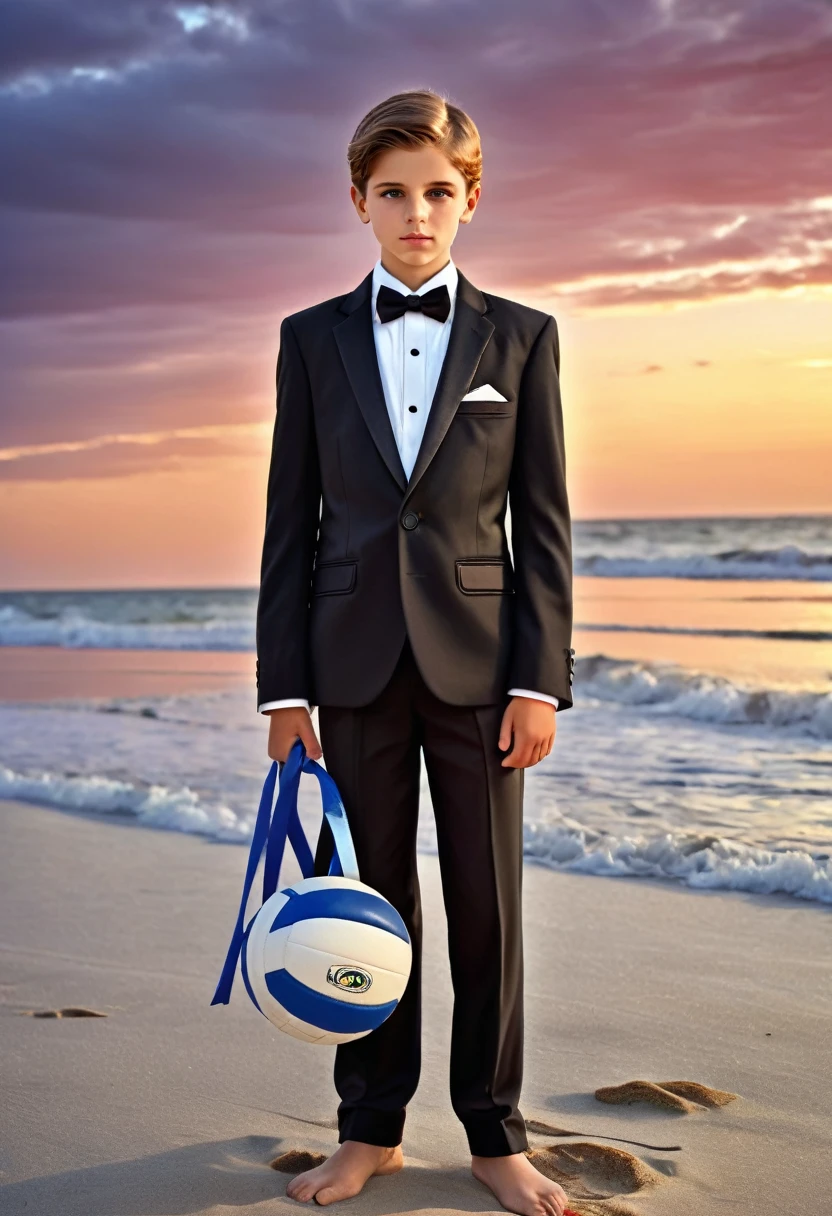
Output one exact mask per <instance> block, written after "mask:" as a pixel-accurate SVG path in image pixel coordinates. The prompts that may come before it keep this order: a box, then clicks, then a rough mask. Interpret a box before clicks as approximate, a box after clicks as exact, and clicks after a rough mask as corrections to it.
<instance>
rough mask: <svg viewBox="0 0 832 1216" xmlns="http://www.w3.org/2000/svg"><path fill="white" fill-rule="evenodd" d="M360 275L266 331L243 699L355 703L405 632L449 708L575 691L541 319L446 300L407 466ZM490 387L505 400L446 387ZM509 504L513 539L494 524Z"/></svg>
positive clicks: (552, 347)
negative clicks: (270, 411)
mask: <svg viewBox="0 0 832 1216" xmlns="http://www.w3.org/2000/svg"><path fill="white" fill-rule="evenodd" d="M371 297H372V271H371V272H370V273H369V274H368V275H367V276H366V277H365V278H364V279H363V280H362V282H361V283H359V285H358V286H357V287H356V288H355V290H354V291H351V292H349V293H348V294H346V295H341V296H337V297H334V298H333V299H330V300H325V301H324V302H323V303H321V304H316V305H314V306H313V307H311V308H306V309H303V310H302V311H300V312H296V313H293V314H292V315H291V316H288V317H286V318H285V319H284V321H283V323H282V325H281V328H280V352H279V355H278V360H277V416H276V419H275V426H274V436H273V442H272V453H271V464H270V468H269V477H268V488H267V502H266V523H265V537H264V544H263V556H262V566H261V580H260V593H259V597H258V603H257V688H258V693H257V701H258V704H262V703H263V702H264V701H272V700H280V699H283V698H285V697H305V698H306V699H307V700H308V701H309V702H310V704H312V705H340V706H349V707H356V706H361V705H366V704H367V703H368V702H369V701H371V700H372V699H373V698H374V697H375V696H377V695H378V693H380V692H381V690H382V689H383V687H384V686H385V684H386V683H387V681H388V680H389V678H390V676H391V675H392V672H393V668H394V666H395V664H396V661H397V659H398V656H399V653H400V651H401V648H402V644H403V642H404V638H405V634H406V633H407V635H408V636H409V638H410V642H411V645H412V647H413V652H414V655H415V658H416V661H417V663H418V666H419V668H420V670H421V672H422V675H423V677H424V679H425V681H426V683H427V684H428V686H429V687H430V688H431V690H432V691H433V692H434V693H435V694H436V696H438V697H439V698H441V699H442V700H443V701H448V702H450V703H451V704H454V705H478V704H487V703H494V702H497V701H500V700H501V699H502V698H504V697H505V696H506V694H507V691H508V689H509V688H514V687H519V688H528V689H532V690H534V691H538V692H546V693H549V694H550V695H552V696H556V697H558V698H559V707H558V708H559V709H561V710H562V709H567V708H569V707H570V706H571V705H572V695H571V693H572V669H573V664H574V658H573V654H574V651H573V650H572V648H571V631H572V538H571V521H570V512H569V503H568V499H567V492H566V475H565V474H566V468H565V455H564V443H563V417H562V412H561V398H560V383H559V376H558V373H559V367H560V352H559V344H558V330H557V324H556V322H555V318H554V317H552V316H550V315H549V314H548V313H545V312H541V311H539V310H537V309H535V308H528V307H526V306H525V305H523V304H519V303H516V302H515V301H513V300H507V299H503V298H501V297H500V296H494V295H490V294H488V293H486V292H482V291H479V290H478V289H477V288H476V287H475V286H474V285H473V284H472V283H471V282H469V280H468V279H467V278H466V277H465V276H464V275H463V274H462V273H461V272H460V273H459V280H458V287H457V299H456V308H455V312H454V317H453V321H452V323H451V333H450V336H449V341H448V349H447V354H446V357H445V361H444V363H443V366H442V371H441V373H440V377H439V382H438V384H437V388H436V394H435V396H434V399H433V402H432V405H431V409H430V412H429V415H428V418H427V422H426V425H425V432H424V438H423V440H422V444H421V447H420V449H419V452H418V455H417V459H416V463H415V466H414V468H413V472H412V473H411V476H410V479H409V480H408V478H407V477H406V475H405V472H404V469H403V467H402V463H401V459H400V457H399V453H398V449H397V447H396V441H395V437H394V434H393V430H392V427H391V424H390V419H389V416H388V413H387V407H386V404H385V400H384V390H383V387H382V382H381V375H380V372H379V367H378V361H377V356H376V350H375V343H374V340H373V328H372V327H373V322H372V316H371V311H370V307H371ZM484 384H490V385H492V386H493V387H494V388H496V389H498V390H499V392H500V393H502V395H503V396H504V397H506V398H507V401H505V402H502V401H495V402H487V401H485V402H480V401H470V402H468V401H466V402H462V401H461V398H462V397H463V396H465V394H466V393H468V392H469V391H470V390H472V389H474V388H476V387H477V386H478V385H484ZM507 500H508V501H509V505H510V511H511V548H512V551H513V557H514V562H513V564H512V554H511V553H510V551H509V543H508V539H507V536H506V530H505V516H506V504H507Z"/></svg>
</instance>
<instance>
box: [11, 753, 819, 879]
mask: <svg viewBox="0 0 832 1216" xmlns="http://www.w3.org/2000/svg"><path fill="white" fill-rule="evenodd" d="M0 798H8V799H17V800H18V801H22V802H33V803H37V804H38V805H41V806H51V807H55V808H57V809H61V810H72V811H83V812H86V813H88V814H100V815H105V816H106V815H125V816H130V817H132V818H133V819H134V820H135V821H136V822H137V823H140V824H143V825H145V826H147V827H151V828H160V829H165V830H169V831H179V832H186V833H196V834H199V835H204V836H208V837H211V838H213V839H215V840H218V841H224V842H228V843H235V844H248V843H249V842H250V840H251V834H252V830H253V817H251V816H249V817H246V818H244V817H242V816H240V815H238V814H236V812H235V811H233V810H232V809H231V808H230V807H228V806H226V805H223V804H211V803H208V802H206V801H204V800H202V799H200V797H199V795H198V794H197V793H195V792H194V791H193V790H191V789H190V788H188V787H187V786H185V787H182V788H180V789H170V788H167V787H165V786H161V785H151V786H147V787H141V786H138V785H134V784H131V783H130V782H126V781H118V780H114V779H113V778H110V777H104V776H95V775H93V776H85V777H81V776H67V775H65V774H60V773H40V774H38V775H36V776H31V775H24V774H21V773H16V772H14V771H13V770H12V769H9V768H6V767H3V766H0ZM420 850H421V851H424V852H435V851H436V848H435V838H434V836H433V834H432V833H428V834H427V835H426V836H424V837H422V836H420ZM523 853H524V856H525V858H526V860H527V861H529V862H533V863H537V864H540V865H545V866H548V867H550V868H551V869H557V870H565V871H570V872H572V873H584V874H593V875H596V876H601V877H625V876H629V877H641V878H644V877H651V878H663V879H668V880H675V881H680V882H683V883H685V884H686V885H687V886H689V887H697V888H700V889H711V890H718V889H725V890H732V891H750V892H755V893H757V894H764V895H772V894H778V893H782V894H787V895H793V896H795V897H797V898H800V899H808V900H814V901H816V902H820V903H832V868H831V866H830V859H829V856H828V854H818V855H816V856H812V855H811V854H810V853H808V852H803V851H801V850H797V849H790V850H783V851H779V850H774V849H766V848H754V847H752V846H749V845H744V844H740V843H736V842H734V841H731V840H728V839H726V838H724V837H720V836H713V835H699V834H695V833H689V832H688V833H683V832H672V831H667V832H661V833H656V834H655V835H654V836H647V835H643V836H621V837H618V836H615V835H612V834H609V833H604V832H599V831H595V830H593V829H591V828H587V827H584V826H582V825H581V824H579V823H577V822H576V821H575V820H570V819H566V818H565V817H564V818H563V819H561V820H560V821H559V822H557V823H534V822H526V823H525V824H524V826H523Z"/></svg>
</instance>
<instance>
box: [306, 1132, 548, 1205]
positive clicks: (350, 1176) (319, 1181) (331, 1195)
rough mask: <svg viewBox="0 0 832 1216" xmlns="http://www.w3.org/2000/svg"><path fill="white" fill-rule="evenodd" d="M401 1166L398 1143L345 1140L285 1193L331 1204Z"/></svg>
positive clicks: (353, 1193) (401, 1158) (400, 1149)
mask: <svg viewBox="0 0 832 1216" xmlns="http://www.w3.org/2000/svg"><path fill="white" fill-rule="evenodd" d="M403 1165H404V1157H403V1156H402V1146H401V1145H400V1144H397V1145H396V1147H395V1148H383V1147H382V1146H381V1145H379V1144H365V1143H364V1141H363V1140H344V1141H343V1143H342V1144H339V1145H338V1148H337V1149H336V1150H335V1152H334V1153H333V1154H332V1156H331V1157H327V1159H326V1161H324V1162H323V1163H322V1164H321V1165H316V1166H315V1168H314V1169H311V1170H304V1171H303V1173H302V1174H298V1175H297V1177H295V1178H293V1179H292V1181H291V1182H290V1183H289V1185H288V1186H287V1187H286V1194H287V1195H288V1196H289V1198H290V1199H298V1200H300V1202H301V1203H306V1202H307V1201H308V1200H309V1199H314V1200H315V1202H316V1203H319V1204H327V1203H334V1202H335V1200H336V1199H349V1198H350V1197H351V1196H352V1195H357V1194H358V1192H359V1191H360V1190H361V1188H362V1187H363V1185H364V1183H365V1182H366V1181H367V1179H368V1178H370V1177H372V1175H373V1174H395V1172H396V1170H400V1169H401V1168H402V1166H403ZM532 1168H533V1167H532ZM535 1172H536V1171H535ZM540 1177H543V1175H542V1174H541V1175H540ZM541 1210H542V1209H541ZM558 1216H560V1214H558Z"/></svg>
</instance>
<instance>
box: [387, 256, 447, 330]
mask: <svg viewBox="0 0 832 1216" xmlns="http://www.w3.org/2000/svg"><path fill="white" fill-rule="evenodd" d="M458 281H459V271H458V270H457V268H456V265H455V264H454V260H453V258H452V257H451V256H450V254H449V255H448V263H447V265H446V266H443V267H442V269H441V270H437V272H436V274H435V275H434V276H433V277H432V278H430V279H428V281H427V282H426V283H423V284H422V286H421V287H418V288H417V289H416V291H414V292H411V290H410V288H409V287H408V286H407V285H406V284H404V283H402V282H401V280H400V279H397V278H396V277H395V275H392V274H391V273H390V271H389V270H387V269H386V268H385V267H384V266H382V264H381V258H379V259H378V261H377V262H376V264H375V266H374V267H373V299H372V312H373V319H374V320H375V321H377V320H378V314H377V312H376V297H377V295H378V289H379V287H380V286H381V285H382V283H384V284H385V285H386V286H387V287H392V288H393V290H394V291H400V292H401V293H402V294H403V295H406V296H407V295H417V296H421V295H424V293H425V292H426V291H430V290H431V289H432V288H434V287H440V286H441V285H442V284H443V283H444V284H445V286H446V287H447V288H448V295H449V296H450V297H451V311H450V312H449V313H448V321H450V319H451V317H452V316H453V309H454V300H455V297H456V289H457V283H458Z"/></svg>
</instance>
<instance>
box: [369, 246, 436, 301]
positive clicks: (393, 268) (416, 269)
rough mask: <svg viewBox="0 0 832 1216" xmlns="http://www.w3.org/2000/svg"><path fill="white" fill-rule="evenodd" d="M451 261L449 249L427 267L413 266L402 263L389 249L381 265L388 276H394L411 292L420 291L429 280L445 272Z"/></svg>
mask: <svg viewBox="0 0 832 1216" xmlns="http://www.w3.org/2000/svg"><path fill="white" fill-rule="evenodd" d="M450 260H451V255H450V253H449V251H448V250H447V249H443V251H442V252H441V253H439V254H437V255H436V257H435V258H434V259H433V261H432V262H428V263H427V265H425V266H411V265H410V264H409V263H408V262H402V261H401V260H400V259H399V258H397V257H396V255H395V254H393V253H391V252H390V250H389V249H384V250H382V254H381V264H382V266H383V267H384V269H385V270H386V271H387V272H388V274H392V275H393V277H394V278H396V279H398V280H399V281H400V282H401V283H404V285H405V287H409V288H410V290H411V291H418V290H419V288H420V287H421V286H422V284H423V283H427V281H428V279H432V278H433V276H434V275H435V274H438V273H439V271H440V270H444V269H445V267H446V266H447V265H448V263H449V262H450Z"/></svg>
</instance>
